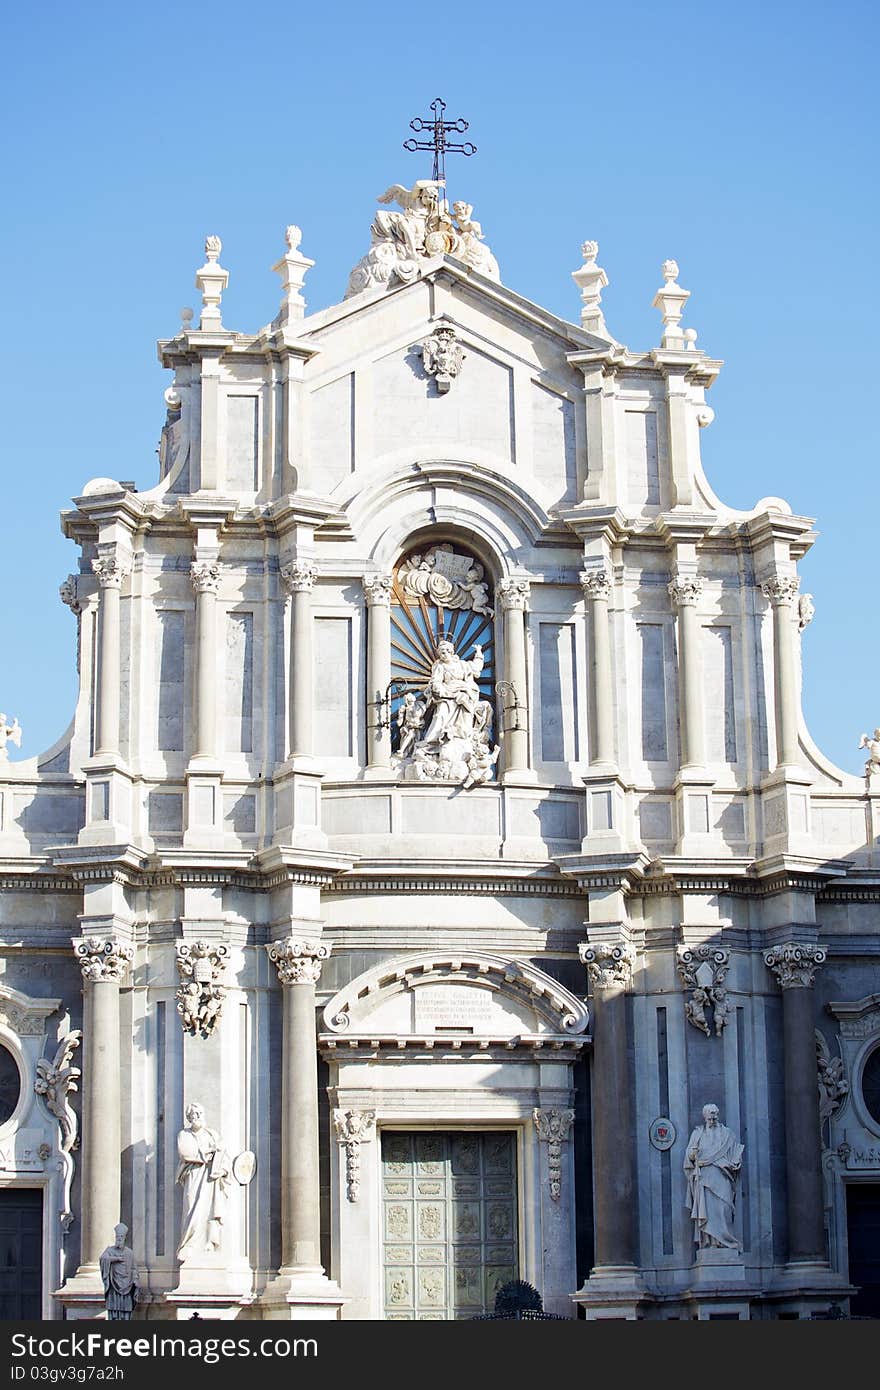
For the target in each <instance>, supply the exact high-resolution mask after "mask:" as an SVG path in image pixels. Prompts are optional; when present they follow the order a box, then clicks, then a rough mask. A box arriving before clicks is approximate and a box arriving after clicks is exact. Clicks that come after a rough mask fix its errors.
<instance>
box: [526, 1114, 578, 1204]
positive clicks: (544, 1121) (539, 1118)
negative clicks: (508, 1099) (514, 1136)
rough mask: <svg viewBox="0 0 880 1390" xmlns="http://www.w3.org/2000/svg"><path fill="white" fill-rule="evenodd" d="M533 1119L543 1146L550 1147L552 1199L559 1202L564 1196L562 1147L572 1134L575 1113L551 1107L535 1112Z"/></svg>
mask: <svg viewBox="0 0 880 1390" xmlns="http://www.w3.org/2000/svg"><path fill="white" fill-rule="evenodd" d="M532 1118H533V1119H534V1121H535V1129H536V1130H537V1131H538V1139H539V1140H540V1142H541V1143H542V1144H547V1145H548V1150H547V1167H548V1173H549V1185H550V1197H551V1199H552V1201H554V1202H558V1201H559V1198H560V1197H561V1196H562V1145H563V1144H564V1143H565V1141H566V1139H567V1138H568V1136H569V1134H570V1133H571V1127H572V1124H573V1123H574V1111H573V1110H560V1109H559V1108H558V1107H557V1106H550V1107H548V1108H547V1109H543V1110H533V1111H532Z"/></svg>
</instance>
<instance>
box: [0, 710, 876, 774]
mask: <svg viewBox="0 0 880 1390" xmlns="http://www.w3.org/2000/svg"><path fill="white" fill-rule="evenodd" d="M2 719H3V716H2V714H0V722H2ZM859 747H860V748H867V750H868V761H867V762H866V763H865V776H866V777H871V776H872V775H873V774H874V773H877V772H880V729H875V730H874V737H873V738H868V735H867V734H862V737H861V738H860V739H859Z"/></svg>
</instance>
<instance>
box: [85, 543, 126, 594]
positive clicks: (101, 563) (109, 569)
mask: <svg viewBox="0 0 880 1390" xmlns="http://www.w3.org/2000/svg"><path fill="white" fill-rule="evenodd" d="M92 569H93V570H94V572H95V574H96V575H97V576H98V583H99V584H100V586H101V588H102V589H119V588H121V586H122V581H123V580H124V579H126V578H127V577H128V574H129V572H130V569H131V566H130V565H129V564H128V563H127V562H126V561H125V560H121V559H120V558H119V555H118V554H117V552H116V551H112V552H111V553H109V554H107V555H98V556H97V557H96V558H95V559H94V560H93V561H92Z"/></svg>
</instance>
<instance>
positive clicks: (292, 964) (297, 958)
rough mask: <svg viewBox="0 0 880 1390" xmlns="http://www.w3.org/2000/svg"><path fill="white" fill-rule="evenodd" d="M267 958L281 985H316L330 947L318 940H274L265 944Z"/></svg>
mask: <svg viewBox="0 0 880 1390" xmlns="http://www.w3.org/2000/svg"><path fill="white" fill-rule="evenodd" d="M266 950H267V951H268V952H269V959H270V961H271V962H272V964H273V965H274V966H275V968H276V970H277V971H278V979H279V980H280V981H281V983H282V984H283V985H316V984H317V983H318V980H319V979H320V978H321V967H322V965H323V963H324V961H325V960H326V959H327V957H328V956H329V954H330V947H329V946H325V945H324V944H323V942H320V941H295V940H293V939H291V940H290V941H275V942H273V943H272V945H271V946H267V947H266Z"/></svg>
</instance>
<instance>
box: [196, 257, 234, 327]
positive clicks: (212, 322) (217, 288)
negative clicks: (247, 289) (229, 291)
mask: <svg viewBox="0 0 880 1390" xmlns="http://www.w3.org/2000/svg"><path fill="white" fill-rule="evenodd" d="M222 250H223V243H222V241H221V240H220V238H219V237H218V236H207V237H205V264H204V265H203V266H202V267H201V268H200V269H199V270H197V271H196V289H197V290H201V292H202V316H201V318H200V319H199V328H201V329H202V331H203V332H204V331H207V332H210V331H211V330H212V329H218V328H222V327H223V324H222V322H221V319H220V300H221V299H222V297H223V291H224V290H225V289H226V286H227V285H228V284H229V271H228V270H224V269H223V267H222V265H220V262H219V260H218V257H219V255H220V252H221V251H222Z"/></svg>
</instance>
